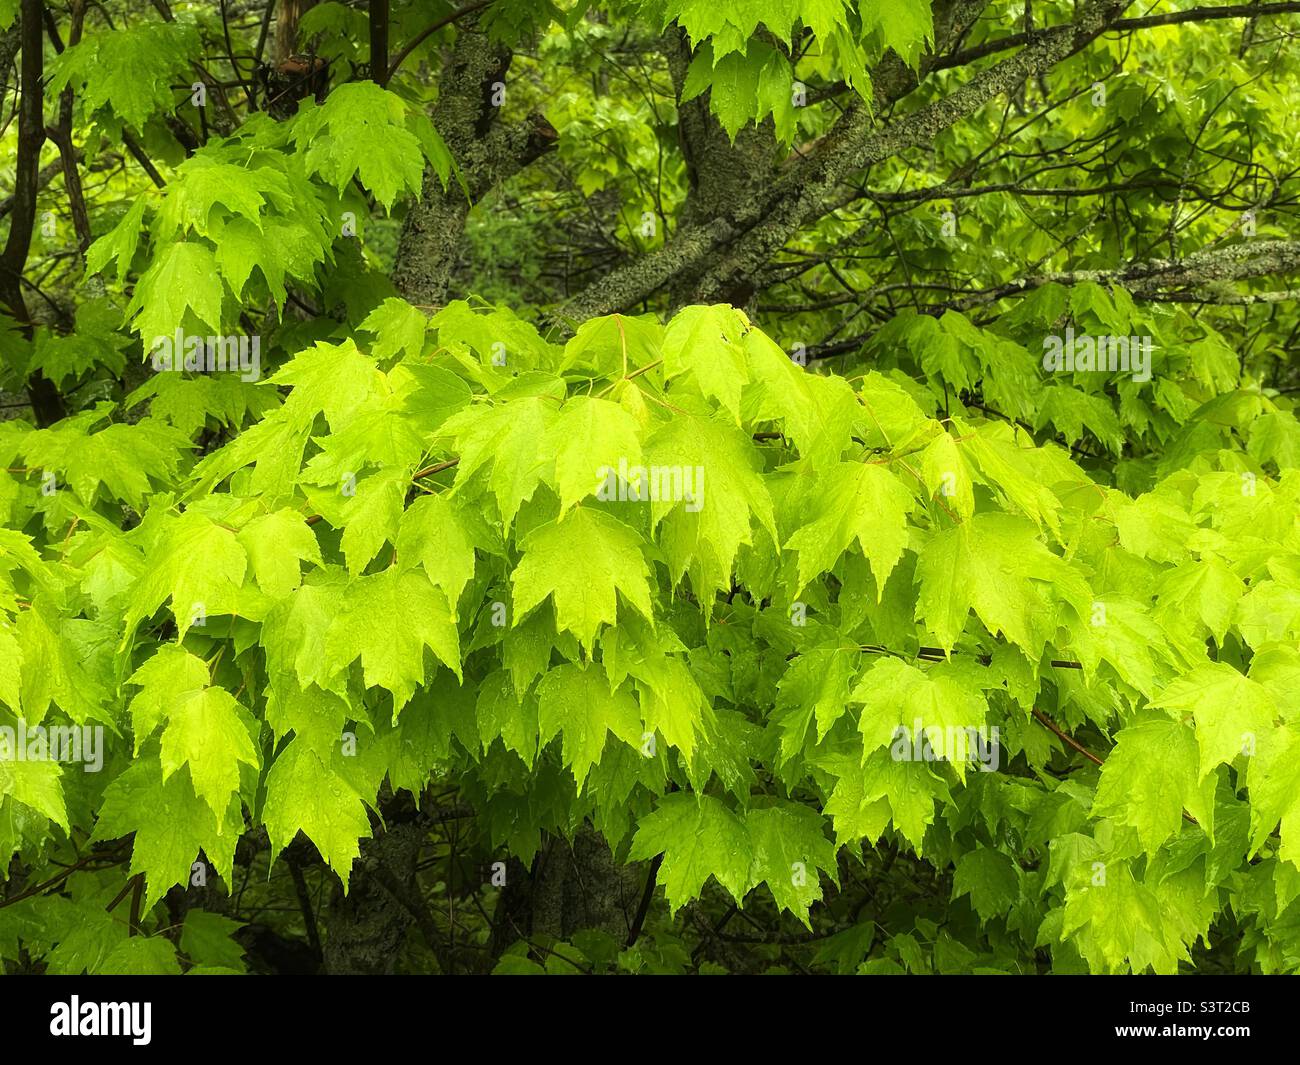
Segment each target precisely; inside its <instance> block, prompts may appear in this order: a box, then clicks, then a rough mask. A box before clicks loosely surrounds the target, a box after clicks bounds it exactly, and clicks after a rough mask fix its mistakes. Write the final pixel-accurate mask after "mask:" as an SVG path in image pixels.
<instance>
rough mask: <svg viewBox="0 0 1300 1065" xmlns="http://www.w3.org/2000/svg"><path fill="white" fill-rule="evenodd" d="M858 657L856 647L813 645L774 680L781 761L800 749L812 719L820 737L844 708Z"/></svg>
mask: <svg viewBox="0 0 1300 1065" xmlns="http://www.w3.org/2000/svg"><path fill="white" fill-rule="evenodd" d="M858 657H859V655H858V649H857V648H856V647H839V646H831V647H814V648H811V649H809V650H807V651H805V652H804V653H803V654H801V655H800V656H799V657H798V658H796V659H795V660H794V661H793V662H792V663H791V664H790V668H789V669H787V670H786V671H785V673H784V674H783V675H782V677H781V679H780V680H779V681H778V682H777V696H776V720H777V721H778V722H779V724H780V728H781V734H782V735H781V758H782V761H784V760H786V759H789V758H792V757H793V756H794V755H796V754H798V753H799V752H800V751H801V750H803V747H804V743H805V741H806V739H807V734H808V726H809V725H810V724H811V723H812V722H813V721H816V723H817V739H818V740H821V739H822V738H824V737H825V735H826V733H827V732H829V731H830V728H831V726H832V725H833V724H835V722H836V720H837V719H838V718H839V717H840V715H841V714H843V713H844V711H845V709H847V707H848V701H849V688H850V686H851V685H852V683H853V677H854V674H855V672H856V670H857V664H858V661H857V660H858Z"/></svg>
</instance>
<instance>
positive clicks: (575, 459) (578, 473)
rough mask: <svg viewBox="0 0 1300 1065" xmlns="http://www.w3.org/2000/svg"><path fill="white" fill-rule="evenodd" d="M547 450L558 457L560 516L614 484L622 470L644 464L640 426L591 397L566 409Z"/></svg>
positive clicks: (619, 409)
mask: <svg viewBox="0 0 1300 1065" xmlns="http://www.w3.org/2000/svg"><path fill="white" fill-rule="evenodd" d="M542 450H544V451H547V452H551V453H553V454H554V455H555V484H556V488H557V489H558V492H559V496H560V513H561V514H564V513H565V512H566V511H568V510H569V509H570V508H571V507H573V506H574V505H575V504H577V503H579V502H581V501H582V500H583V499H585V498H586V497H587V496H590V495H595V494H596V492H597V490H598V489H599V488H600V487H601V486H602V485H605V484H609V485H611V486H612V485H613V484H615V483H616V480H615V478H616V477H617V474H618V471H619V468H620V464H626V466H628V467H632V466H636V465H638V464H639V463H640V461H641V441H640V438H639V436H638V432H637V424H636V420H635V419H634V418H633V417H632V415H630V414H629V413H628V412H627V411H626V410H624V409H623V408H622V407H621V406H619V405H618V404H617V403H612V402H610V401H609V400H607V399H593V398H591V397H589V396H576V397H574V398H573V399H571V400H569V402H568V403H566V404H565V405H564V408H563V409H562V410H561V411H560V415H559V417H558V418H557V419H556V420H555V424H554V425H553V426H552V427H551V430H550V433H549V435H548V437H547V439H546V442H545V444H544V446H543V448H542Z"/></svg>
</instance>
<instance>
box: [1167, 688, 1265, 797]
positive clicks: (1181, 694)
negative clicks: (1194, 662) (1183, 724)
mask: <svg viewBox="0 0 1300 1065" xmlns="http://www.w3.org/2000/svg"><path fill="white" fill-rule="evenodd" d="M1151 705H1152V706H1158V707H1164V708H1165V709H1167V710H1179V711H1182V712H1183V713H1187V714H1191V715H1193V717H1194V718H1195V720H1196V742H1197V745H1198V746H1199V748H1200V751H1201V763H1200V764H1201V771H1200V772H1201V776H1202V777H1204V776H1205V775H1206V774H1208V773H1210V772H1211V771H1212V770H1213V769H1214V768H1215V766H1218V765H1222V764H1223V763H1225V762H1228V763H1231V762H1232V761H1233V760H1234V759H1235V758H1237V757H1238V756H1239V755H1243V754H1250V753H1251V752H1252V751H1254V750H1255V749H1256V745H1257V744H1258V743H1268V742H1269V740H1270V737H1271V736H1272V734H1273V729H1274V723H1275V722H1276V720H1277V714H1278V710H1277V704H1276V702H1274V699H1273V696H1272V695H1271V694H1270V693H1269V690H1268V689H1267V688H1266V687H1264V685H1262V684H1260V683H1258V682H1257V681H1254V680H1251V679H1250V678H1248V677H1246V676H1243V675H1242V674H1241V673H1238V672H1237V671H1236V670H1235V669H1233V668H1232V667H1231V666H1230V665H1227V664H1226V663H1223V662H1207V663H1205V664H1204V665H1201V666H1197V667H1196V669H1194V670H1193V671H1192V672H1191V673H1189V674H1187V675H1186V676H1184V677H1179V678H1178V679H1177V680H1175V681H1174V682H1173V683H1172V684H1170V685H1169V686H1168V687H1167V688H1165V689H1164V691H1162V692H1161V693H1160V694H1159V695H1158V696H1157V697H1156V698H1155V699H1153V700H1152V701H1151Z"/></svg>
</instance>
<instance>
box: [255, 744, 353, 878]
mask: <svg viewBox="0 0 1300 1065" xmlns="http://www.w3.org/2000/svg"><path fill="white" fill-rule="evenodd" d="M335 754H336V758H341V757H342V756H341V755H339V754H338V753H337V751H336V752H335ZM262 820H263V822H264V823H265V825H266V833H267V835H268V836H269V837H270V840H271V846H272V847H273V848H274V850H275V852H276V853H277V854H278V853H279V852H280V851H282V850H284V848H285V847H287V846H288V845H289V844H290V843H292V842H293V839H294V837H295V836H296V835H297V834H298V832H299V831H301V832H302V833H303V834H304V835H305V836H306V837H307V838H308V839H310V840H311V841H312V843H314V844H315V845H316V849H317V850H318V851H320V855H321V857H322V858H324V859H325V861H326V863H327V864H328V865H329V867H330V868H331V869H333V870H334V872H335V873H336V874H337V875H338V878H339V879H340V880H341V881H343V890H344V892H346V891H347V890H348V880H349V877H350V874H351V871H352V863H353V861H354V860H355V859H356V857H357V855H359V854H360V853H361V844H360V840H361V839H363V838H366V837H368V836H369V835H370V818H369V817H368V816H367V814H366V804H365V801H364V800H363V799H362V798H361V796H360V795H359V794H358V793H357V791H356V789H355V788H354V787H353V786H352V784H350V783H349V782H348V780H347V777H346V776H345V775H344V774H343V773H341V772H339V770H338V769H337V768H336V766H335V762H334V761H333V760H332V761H331V763H330V764H329V765H326V764H325V763H324V762H322V761H321V759H320V757H319V756H318V755H317V754H316V752H315V751H313V750H312V749H311V748H310V747H309V746H308V745H307V744H305V743H302V742H301V741H299V740H293V741H291V742H290V743H289V745H288V746H287V747H285V748H284V750H282V751H281V752H280V754H279V756H278V757H277V758H276V760H275V763H274V764H273V765H272V766H271V771H270V772H269V773H268V774H267V776H266V805H265V807H264V808H263V810H262Z"/></svg>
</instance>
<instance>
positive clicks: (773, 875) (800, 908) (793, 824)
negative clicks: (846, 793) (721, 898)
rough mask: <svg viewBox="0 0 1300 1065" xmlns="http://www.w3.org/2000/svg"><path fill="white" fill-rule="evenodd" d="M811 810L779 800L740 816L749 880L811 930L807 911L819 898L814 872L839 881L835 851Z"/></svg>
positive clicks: (817, 878)
mask: <svg viewBox="0 0 1300 1065" xmlns="http://www.w3.org/2000/svg"><path fill="white" fill-rule="evenodd" d="M822 824H823V819H822V816H821V814H819V813H818V812H817V811H816V810H812V809H809V808H808V807H807V806H801V805H798V804H797V803H791V802H783V803H780V804H778V805H776V806H767V807H759V808H756V809H752V810H749V811H747V812H746V813H745V829H746V831H747V832H748V833H749V838H750V848H751V850H752V852H753V865H752V866H751V867H750V873H749V882H750V883H751V884H752V885H755V886H757V885H758V884H763V883H765V884H767V886H768V890H769V891H771V892H772V898H774V899H775V900H776V904H777V907H778V908H780V909H784V910H789V911H790V912H791V913H792V914H794V915H795V916H796V917H798V918H799V920H801V921H802V922H803V923H804V926H805V927H807V928H812V922H811V921H810V920H809V917H808V910H809V908H810V907H811V906H812V904H813V903H814V902H819V901H820V900H821V897H822V890H821V878H820V876H819V873H821V872H824V873H827V874H828V875H829V876H830V877H831V879H833V880H836V881H837V882H838V876H837V871H836V865H835V848H834V847H833V846H832V845H831V842H830V840H828V839H827V838H826V836H825V834H824V832H823V829H822Z"/></svg>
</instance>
